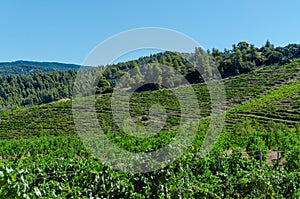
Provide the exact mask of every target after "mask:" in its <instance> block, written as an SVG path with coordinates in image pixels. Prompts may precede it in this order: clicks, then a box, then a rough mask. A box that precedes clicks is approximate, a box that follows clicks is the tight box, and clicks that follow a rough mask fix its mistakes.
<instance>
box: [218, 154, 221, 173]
mask: <svg viewBox="0 0 300 199" xmlns="http://www.w3.org/2000/svg"><path fill="white" fill-rule="evenodd" d="M220 169H221V159H220V156H218V171H220Z"/></svg>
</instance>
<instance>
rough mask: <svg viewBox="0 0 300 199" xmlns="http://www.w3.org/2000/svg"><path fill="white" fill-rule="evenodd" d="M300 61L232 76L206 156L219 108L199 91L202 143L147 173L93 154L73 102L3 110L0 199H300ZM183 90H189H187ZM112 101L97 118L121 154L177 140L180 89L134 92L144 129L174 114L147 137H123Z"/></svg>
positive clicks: (133, 110) (104, 102)
mask: <svg viewBox="0 0 300 199" xmlns="http://www.w3.org/2000/svg"><path fill="white" fill-rule="evenodd" d="M299 62H300V60H296V61H293V62H292V63H289V64H285V65H282V66H277V65H274V66H268V67H263V68H261V69H258V70H255V71H252V72H250V73H248V74H243V75H240V76H235V77H230V78H226V79H224V80H223V82H224V85H225V87H226V98H227V112H226V126H225V128H224V129H223V131H222V134H221V135H220V137H219V139H218V142H217V143H216V144H215V146H214V148H213V149H212V150H211V151H210V153H209V154H208V155H206V156H204V157H202V153H203V151H202V148H201V145H202V143H203V140H204V138H205V134H206V130H207V128H208V124H209V121H210V118H209V115H210V113H211V102H210V96H209V92H208V88H207V86H206V85H204V84H199V85H193V89H194V91H195V93H196V95H197V98H198V101H199V107H200V110H201V112H200V115H201V117H202V118H201V119H202V120H201V121H200V123H199V124H196V125H197V126H198V127H199V128H198V132H197V135H196V139H195V140H194V141H193V144H192V145H191V146H189V148H188V150H187V151H186V152H185V153H184V155H182V156H180V158H178V159H176V160H175V161H174V162H173V163H172V164H170V165H168V166H166V167H164V168H163V169H160V170H157V171H153V172H148V173H130V172H121V171H116V170H114V169H113V168H112V167H111V165H109V164H106V163H101V162H100V161H98V159H97V158H96V157H93V156H92V155H91V154H90V153H89V150H88V149H87V148H86V147H85V145H84V144H83V143H82V141H81V139H80V138H79V136H78V134H77V132H76V129H75V124H74V121H73V116H72V110H71V108H72V101H71V100H69V99H66V100H61V101H59V102H53V103H49V104H43V105H39V106H37V105H36V106H31V107H26V108H17V109H14V110H13V111H11V112H2V113H0V137H1V139H0V158H1V160H0V197H1V198H37V197H42V198H56V197H59V198H299V197H300V168H299V167H300V139H299V136H300V83H299V75H300V67H299ZM176 89H181V90H180V92H181V93H185V87H180V88H176ZM111 97H112V94H101V95H97V96H96V98H97V101H96V104H95V105H96V112H97V116H98V120H99V123H100V125H101V127H102V129H104V130H105V134H106V136H107V137H108V138H109V139H110V140H111V141H112V142H113V143H114V144H116V145H118V146H119V147H122V148H123V149H126V150H128V151H132V152H141V151H155V150H157V149H159V148H161V147H162V146H165V145H167V144H168V143H169V142H170V141H171V140H172V138H173V137H174V136H175V135H176V132H177V131H178V128H177V127H178V125H179V124H180V114H181V109H180V104H179V103H178V100H176V96H175V94H174V92H172V90H167V89H165V90H158V91H145V92H135V93H133V94H132V96H131V99H130V115H131V117H132V119H133V120H134V121H135V123H137V124H138V125H144V126H147V125H150V124H151V122H150V118H149V116H148V115H149V108H150V107H151V105H153V104H155V103H159V104H160V105H161V106H163V107H164V108H165V110H166V112H167V118H166V123H165V125H164V126H163V129H162V130H161V131H160V132H159V133H158V134H156V135H154V136H152V137H148V138H137V137H131V136H129V135H127V134H125V133H124V132H122V130H121V129H120V127H119V126H118V125H117V124H116V123H115V121H114V119H113V115H112V110H111V106H110V103H111ZM186 97H187V98H188V97H189V96H186Z"/></svg>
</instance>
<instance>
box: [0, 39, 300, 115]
mask: <svg viewBox="0 0 300 199" xmlns="http://www.w3.org/2000/svg"><path fill="white" fill-rule="evenodd" d="M183 55H184V56H183ZM195 57H197V61H198V58H199V60H200V62H201V59H203V58H204V57H206V58H207V59H209V60H211V61H214V62H215V63H216V65H217V67H218V69H219V71H220V73H221V75H222V77H223V78H226V77H230V76H237V75H241V74H247V73H249V72H251V71H254V70H256V69H258V68H260V67H269V66H271V65H284V64H288V63H291V62H293V60H295V59H296V58H299V57H300V44H289V45H287V46H285V47H275V46H274V45H273V44H271V43H270V42H269V41H267V42H266V44H265V45H263V46H262V47H260V48H258V47H255V46H254V45H252V44H249V43H247V42H245V41H242V42H239V43H238V44H234V45H233V46H232V49H230V50H229V49H224V50H223V51H221V50H217V49H212V50H211V51H208V52H205V51H204V50H203V49H201V48H196V49H195V52H194V53H190V54H183V53H174V52H168V51H166V52H162V53H157V54H154V55H150V56H146V57H141V58H139V59H136V60H132V61H128V62H122V63H118V64H113V65H107V66H106V67H92V68H89V69H87V70H86V78H85V81H87V82H89V83H88V84H90V85H93V86H95V87H96V88H95V89H96V93H107V92H111V91H112V88H114V87H115V85H116V82H117V81H118V80H119V79H120V78H121V77H125V78H122V79H123V80H124V79H125V81H123V82H122V87H124V88H130V85H134V84H137V85H144V82H145V81H147V78H148V79H149V76H151V74H152V76H153V78H156V80H157V81H156V82H165V83H167V84H168V85H169V87H177V86H180V85H182V84H184V83H183V82H182V81H181V79H180V78H178V77H176V76H175V71H176V72H179V73H180V74H181V75H183V76H184V78H185V79H186V80H187V81H188V82H189V83H190V84H198V83H203V82H204V81H203V79H202V77H201V75H200V74H199V72H198V71H197V70H196V69H195V68H194V67H193V65H192V64H191V63H190V62H189V61H187V59H191V60H193V58H195ZM194 60H195V59H194ZM298 62H299V60H297V61H296V62H294V63H298ZM196 64H197V63H196ZM161 65H167V66H170V67H171V68H168V69H166V68H163V67H161ZM79 67H80V66H79V65H74V64H61V63H49V62H27V61H17V62H12V63H2V64H1V63H0V111H3V110H11V109H14V108H16V107H19V106H30V105H34V104H43V103H49V102H52V101H57V100H60V99H62V98H70V97H71V96H72V89H73V83H74V80H75V77H76V74H77V69H79ZM132 69H134V70H133V71H135V75H134V76H133V75H131V74H130V72H129V71H132ZM145 69H147V70H145ZM166 70H168V71H166ZM145 71H147V72H145ZM45 72H46V73H45ZM204 72H209V71H204ZM1 74H2V75H1ZM95 74H97V75H95ZM95 76H96V77H95ZM99 79H100V81H99V83H98V85H97V84H96V81H97V80H99ZM152 80H153V79H152ZM119 83H120V81H119ZM147 86H148V87H147V88H144V87H143V88H141V90H143V89H145V90H157V89H161V88H163V86H162V84H160V83H158V84H156V85H151V87H150V86H149V85H147ZM75 87H76V86H75ZM137 88H139V87H137ZM80 89H81V90H83V91H84V90H87V89H86V88H81V87H80Z"/></svg>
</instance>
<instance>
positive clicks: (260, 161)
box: [259, 149, 262, 167]
mask: <svg viewBox="0 0 300 199" xmlns="http://www.w3.org/2000/svg"><path fill="white" fill-rule="evenodd" d="M259 166H260V167H262V150H261V149H259Z"/></svg>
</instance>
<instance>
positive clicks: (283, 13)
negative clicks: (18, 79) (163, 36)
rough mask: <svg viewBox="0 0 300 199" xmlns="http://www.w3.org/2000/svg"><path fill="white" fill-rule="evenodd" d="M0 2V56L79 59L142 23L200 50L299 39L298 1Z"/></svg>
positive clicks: (293, 41) (73, 61)
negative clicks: (185, 38)
mask: <svg viewBox="0 0 300 199" xmlns="http://www.w3.org/2000/svg"><path fill="white" fill-rule="evenodd" d="M0 5H1V6H0V8H1V10H0V27H1V28H0V61H14V60H38V61H59V62H66V63H78V64H81V63H82V62H83V61H84V59H85V57H86V56H87V55H88V54H89V52H90V51H91V50H92V49H93V48H94V47H95V46H96V45H97V44H99V43H101V42H103V41H104V40H105V39H107V38H109V37H111V36H112V35H115V34H118V33H120V32H122V31H126V30H129V29H133V28H141V27H162V28H169V29H174V30H176V31H179V32H182V33H184V34H186V35H188V36H190V37H192V38H193V39H195V40H196V41H197V42H198V43H199V44H201V46H203V47H204V48H205V49H211V48H213V47H215V48H218V49H224V48H231V45H232V44H233V43H237V42H238V41H242V40H243V41H244V40H245V41H248V42H249V43H253V44H255V45H257V46H262V45H263V44H264V43H265V42H266V40H267V39H269V40H270V41H271V42H272V43H274V44H275V45H276V46H277V45H286V44H288V43H300V20H299V19H300V12H299V7H300V1H298V0H291V1H288V0H287V1H279V0H251V1H241V0H239V1H238V0H227V1H225V0H223V1H222V0H219V1H216V0H215V1H214V0H212V1H208V0H205V1H201V0H194V1H183V0H182V1H178V0H172V1H167V0H166V1H163V0H152V1H141V0H139V1H137V0H127V1H121V0H119V1H116V0H110V1H100V0H98V1H96V0H95V1H89V0H87V1H79V0H78V1H77V0H64V1H63V0H51V1H50V0H48V1H41V0H28V1H22V0H18V1H17V0H5V1H1V4H0ZM148 53H149V52H148ZM132 56H133V57H134V55H132ZM135 56H137V55H135ZM129 57H130V56H129Z"/></svg>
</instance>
